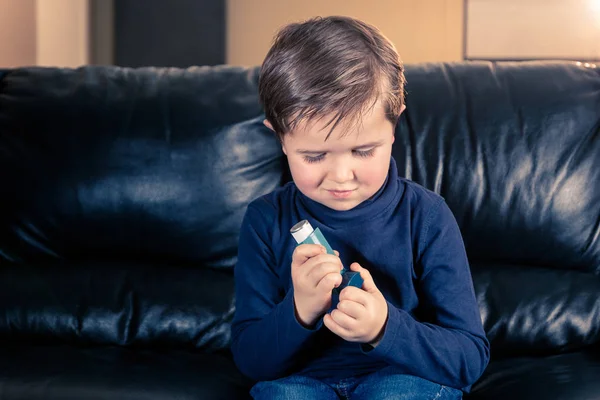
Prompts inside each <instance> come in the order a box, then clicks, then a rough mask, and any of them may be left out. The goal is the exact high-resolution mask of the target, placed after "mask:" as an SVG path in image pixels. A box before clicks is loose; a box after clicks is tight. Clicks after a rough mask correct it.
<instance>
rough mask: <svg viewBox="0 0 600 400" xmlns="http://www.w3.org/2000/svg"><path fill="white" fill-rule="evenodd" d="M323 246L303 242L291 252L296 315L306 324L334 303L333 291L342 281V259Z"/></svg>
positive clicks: (311, 323) (310, 324) (312, 322)
mask: <svg viewBox="0 0 600 400" xmlns="http://www.w3.org/2000/svg"><path fill="white" fill-rule="evenodd" d="M335 253H336V255H332V254H327V252H326V250H325V248H324V247H323V246H320V245H317V244H302V245H300V246H298V247H296V249H295V250H294V254H293V255H292V283H293V286H294V305H295V306H296V317H297V318H298V321H300V323H301V324H303V325H304V326H306V327H309V326H312V325H314V323H315V322H316V321H317V319H319V318H320V316H321V315H322V314H323V313H324V312H325V311H327V310H328V309H329V307H331V291H332V290H333V288H336V287H338V286H339V285H340V284H341V283H342V274H341V273H340V271H341V270H342V261H341V260H340V258H339V257H338V256H337V254H339V253H338V252H337V251H336V252H335Z"/></svg>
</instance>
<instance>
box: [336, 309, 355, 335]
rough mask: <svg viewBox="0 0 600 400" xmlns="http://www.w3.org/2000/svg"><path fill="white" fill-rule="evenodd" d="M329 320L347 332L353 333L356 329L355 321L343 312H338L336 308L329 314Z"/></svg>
mask: <svg viewBox="0 0 600 400" xmlns="http://www.w3.org/2000/svg"><path fill="white" fill-rule="evenodd" d="M330 315H331V318H333V320H334V321H335V323H336V324H338V325H339V326H340V327H342V328H344V329H346V330H348V331H354V330H355V329H356V322H357V321H356V319H354V318H352V317H351V316H349V315H348V314H346V313H344V312H343V311H340V310H338V309H337V308H336V309H335V310H333V311H332V312H331V313H330Z"/></svg>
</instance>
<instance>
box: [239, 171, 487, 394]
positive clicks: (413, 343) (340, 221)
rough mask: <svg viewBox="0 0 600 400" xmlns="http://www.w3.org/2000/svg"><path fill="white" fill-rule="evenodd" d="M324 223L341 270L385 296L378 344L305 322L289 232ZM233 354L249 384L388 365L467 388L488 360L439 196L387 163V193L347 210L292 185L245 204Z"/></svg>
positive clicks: (462, 260) (451, 222) (460, 249)
mask: <svg viewBox="0 0 600 400" xmlns="http://www.w3.org/2000/svg"><path fill="white" fill-rule="evenodd" d="M303 219H307V220H308V221H309V222H310V223H311V224H312V226H313V227H314V228H317V227H319V228H320V229H321V231H322V232H323V235H324V236H325V237H326V238H327V241H328V242H329V244H331V247H332V248H333V249H335V250H338V251H339V253H340V258H341V260H342V263H343V264H344V266H346V267H349V266H350V264H351V263H352V262H355V261H356V262H358V263H359V264H360V265H361V266H362V267H364V268H366V269H368V270H369V271H370V273H371V275H372V276H373V279H374V281H375V284H376V285H377V287H378V288H379V290H380V291H381V292H382V294H383V295H384V297H385V298H386V300H387V302H388V319H387V323H386V326H385V330H384V334H383V337H382V339H381V342H380V343H379V344H378V345H377V346H376V347H375V348H374V349H371V350H368V349H366V348H365V346H362V345H361V344H360V343H355V342H348V341H345V340H344V339H342V338H340V337H339V336H337V335H335V334H334V333H332V332H331V331H329V329H327V327H325V326H324V325H323V323H322V319H321V320H320V321H319V323H317V325H316V327H315V328H313V329H307V328H305V327H304V326H302V325H301V324H300V323H299V322H298V320H297V319H296V317H295V313H294V293H293V286H292V278H291V263H292V253H293V251H294V248H295V246H296V243H295V241H294V239H293V237H292V236H291V234H290V228H291V227H292V226H293V225H294V224H295V223H297V222H298V221H300V220H303ZM235 284H236V312H235V317H234V321H233V324H232V331H233V332H232V336H233V338H232V352H233V355H234V360H235V362H236V364H237V366H238V368H239V369H240V370H241V371H242V372H243V373H244V374H245V375H247V376H249V377H251V378H253V379H255V380H273V379H277V378H281V377H284V376H286V375H289V374H293V373H299V374H304V375H308V376H312V377H316V378H340V379H341V378H345V377H349V376H353V375H359V374H364V373H369V372H374V371H377V370H379V369H381V368H383V367H386V366H388V365H394V366H397V367H399V368H400V370H401V371H403V372H404V373H406V374H410V375H414V376H418V377H421V378H425V379H427V380H430V381H433V382H437V383H439V384H442V385H447V386H451V387H454V388H457V389H463V390H465V391H468V390H469V389H470V385H471V384H472V383H473V382H474V381H475V380H477V379H478V378H479V376H480V375H481V374H482V373H483V370H484V369H485V367H486V365H487V363H488V360H489V343H488V341H487V339H486V337H485V333H484V331H483V327H482V323H481V317H480V314H479V309H478V305H477V301H476V299H475V294H474V290H473V282H472V279H471V274H470V271H469V264H468V261H467V257H466V254H465V249H464V245H463V241H462V237H461V234H460V231H459V228H458V226H457V223H456V220H455V219H454V216H453V215H452V212H451V211H450V209H449V208H448V206H447V205H446V203H445V201H444V199H443V198H442V197H440V196H439V195H437V194H435V193H433V192H431V191H429V190H427V189H425V188H423V187H421V186H419V185H418V184H416V183H414V182H411V181H409V180H407V179H403V178H399V177H398V172H397V169H396V164H395V162H394V160H393V159H392V160H391V164H390V170H389V173H388V177H387V179H386V182H385V183H384V185H383V186H382V188H381V189H380V190H379V191H378V192H377V193H376V194H375V195H374V196H373V197H372V198H371V199H369V200H367V201H365V202H363V203H361V204H360V205H358V206H357V207H355V208H353V209H351V210H348V211H335V210H332V209H330V208H328V207H326V206H324V205H322V204H320V203H317V202H315V201H313V200H311V199H310V198H308V197H306V196H305V195H303V194H302V193H301V192H300V191H299V190H298V189H297V187H296V186H295V185H294V183H293V182H290V183H288V184H286V185H285V186H283V187H281V188H279V189H277V190H276V191H274V192H272V193H271V194H268V195H265V196H263V197H260V198H259V199H257V200H255V201H253V202H252V203H250V205H249V206H248V210H247V212H246V215H245V217H244V221H243V223H242V227H241V233H240V240H239V254H238V263H237V265H236V267H235Z"/></svg>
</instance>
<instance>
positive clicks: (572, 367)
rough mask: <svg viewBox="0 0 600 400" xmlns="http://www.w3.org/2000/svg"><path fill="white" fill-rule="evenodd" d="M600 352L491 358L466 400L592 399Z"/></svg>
mask: <svg viewBox="0 0 600 400" xmlns="http://www.w3.org/2000/svg"><path fill="white" fill-rule="evenodd" d="M599 377H600V351H599V350H595V351H589V350H588V351H587V352H578V353H569V354H561V355H556V356H551V357H540V358H518V359H505V360H501V361H495V362H494V361H493V362H491V363H490V364H489V366H488V368H487V369H486V371H485V373H484V374H483V376H482V377H481V379H480V380H479V381H478V382H477V383H476V384H475V385H474V386H473V390H472V392H471V395H470V396H469V397H468V398H469V399H472V400H475V399H477V400H478V399H486V400H500V399H502V400H505V399H511V400H531V399H544V400H564V399H569V400H592V399H597V398H598V393H600V379H599Z"/></svg>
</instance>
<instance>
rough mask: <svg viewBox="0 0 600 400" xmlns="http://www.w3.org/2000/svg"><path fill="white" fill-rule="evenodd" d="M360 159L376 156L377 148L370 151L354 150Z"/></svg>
mask: <svg viewBox="0 0 600 400" xmlns="http://www.w3.org/2000/svg"><path fill="white" fill-rule="evenodd" d="M352 151H353V152H354V154H355V155H357V156H359V157H372V156H373V154H375V147H373V148H372V149H368V150H352Z"/></svg>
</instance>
